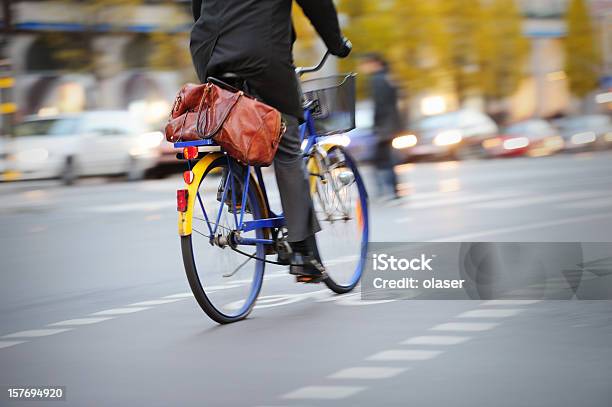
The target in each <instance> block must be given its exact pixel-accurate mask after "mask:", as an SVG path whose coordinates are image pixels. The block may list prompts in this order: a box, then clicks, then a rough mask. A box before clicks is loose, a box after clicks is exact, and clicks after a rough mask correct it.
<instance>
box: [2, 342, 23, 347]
mask: <svg viewBox="0 0 612 407" xmlns="http://www.w3.org/2000/svg"><path fill="white" fill-rule="evenodd" d="M22 343H26V341H0V349H4V348H10V347H11V346H15V345H19V344H22Z"/></svg>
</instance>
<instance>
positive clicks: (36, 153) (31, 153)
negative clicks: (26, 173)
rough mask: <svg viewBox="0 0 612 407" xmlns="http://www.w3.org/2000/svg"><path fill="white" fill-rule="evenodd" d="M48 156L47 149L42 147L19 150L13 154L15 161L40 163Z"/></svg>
mask: <svg viewBox="0 0 612 407" xmlns="http://www.w3.org/2000/svg"><path fill="white" fill-rule="evenodd" d="M47 158H49V151H47V150H45V149H44V148H33V149H31V150H23V151H19V152H18V153H16V154H15V155H14V160H15V161H23V162H29V163H41V162H43V161H45V160H46V159H47Z"/></svg>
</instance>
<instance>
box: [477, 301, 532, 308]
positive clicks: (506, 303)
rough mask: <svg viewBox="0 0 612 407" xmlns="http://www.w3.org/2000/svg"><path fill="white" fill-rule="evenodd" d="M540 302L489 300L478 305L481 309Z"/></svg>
mask: <svg viewBox="0 0 612 407" xmlns="http://www.w3.org/2000/svg"><path fill="white" fill-rule="evenodd" d="M538 302H542V300H490V301H485V302H483V303H482V304H480V306H481V307H483V306H484V307H486V306H489V305H531V304H537V303H538Z"/></svg>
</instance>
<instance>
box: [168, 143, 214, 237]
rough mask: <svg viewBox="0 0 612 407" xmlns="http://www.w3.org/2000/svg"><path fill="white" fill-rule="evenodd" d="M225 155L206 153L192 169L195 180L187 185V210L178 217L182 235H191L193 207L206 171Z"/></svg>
mask: <svg viewBox="0 0 612 407" xmlns="http://www.w3.org/2000/svg"><path fill="white" fill-rule="evenodd" d="M220 157H223V153H219V152H216V153H209V154H206V155H205V156H204V157H203V158H202V159H201V160H200V161H198V162H197V164H196V165H195V167H193V169H192V170H191V171H192V172H193V182H192V183H191V184H189V185H187V190H188V191H189V192H188V193H187V195H188V196H187V199H188V202H187V212H179V218H178V230H179V235H180V236H189V235H191V231H192V221H193V207H194V204H195V201H196V199H197V194H198V188H199V187H200V182H201V181H202V177H203V176H204V173H205V172H206V170H207V169H208V167H209V166H210V164H212V163H213V162H214V161H215V160H216V159H218V158H220Z"/></svg>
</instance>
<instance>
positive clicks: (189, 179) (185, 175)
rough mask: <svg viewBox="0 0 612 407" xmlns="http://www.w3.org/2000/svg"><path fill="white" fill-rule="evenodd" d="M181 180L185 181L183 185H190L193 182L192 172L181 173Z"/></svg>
mask: <svg viewBox="0 0 612 407" xmlns="http://www.w3.org/2000/svg"><path fill="white" fill-rule="evenodd" d="M183 179H184V180H185V184H187V185H191V183H192V182H193V171H185V172H184V173H183Z"/></svg>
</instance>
